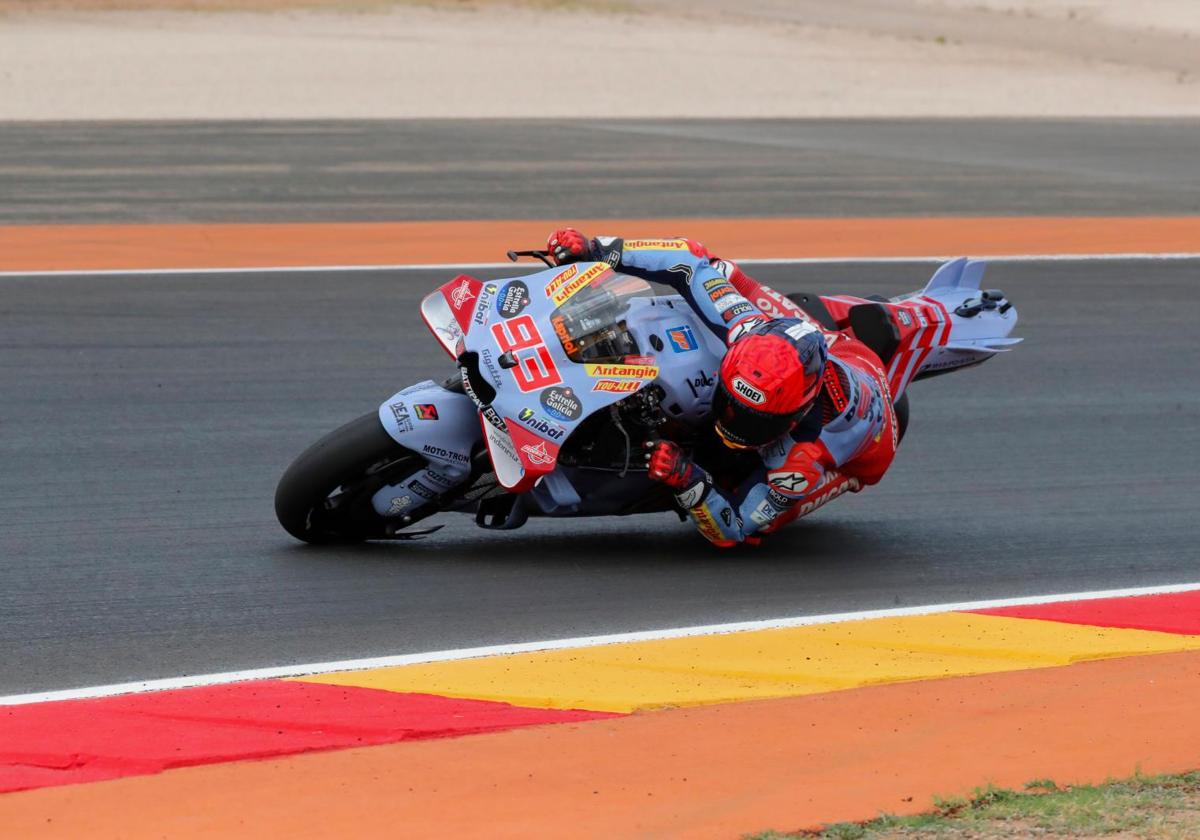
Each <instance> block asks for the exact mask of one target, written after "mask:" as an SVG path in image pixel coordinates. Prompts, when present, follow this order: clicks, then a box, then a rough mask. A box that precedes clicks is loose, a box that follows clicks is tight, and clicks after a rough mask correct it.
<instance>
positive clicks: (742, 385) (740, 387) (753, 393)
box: [733, 376, 767, 405]
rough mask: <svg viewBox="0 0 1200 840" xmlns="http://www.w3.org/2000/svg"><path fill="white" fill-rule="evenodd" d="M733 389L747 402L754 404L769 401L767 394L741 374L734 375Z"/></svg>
mask: <svg viewBox="0 0 1200 840" xmlns="http://www.w3.org/2000/svg"><path fill="white" fill-rule="evenodd" d="M733 390H734V393H737V394H740V395H741V396H742V397H744V398H745V399H746V401H747V402H750V403H753V404H754V405H762V404H763V403H765V402H766V401H767V395H766V394H764V393H763V392H762V391H760V390H758V389H757V388H755V387H754V386H753V385H751V384H750V383H749V382H747V381H746V380H745V379H742V377H740V376H735V377H733Z"/></svg>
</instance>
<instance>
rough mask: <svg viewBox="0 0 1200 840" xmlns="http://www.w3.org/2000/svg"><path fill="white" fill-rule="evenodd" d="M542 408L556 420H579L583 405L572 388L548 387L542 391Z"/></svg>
mask: <svg viewBox="0 0 1200 840" xmlns="http://www.w3.org/2000/svg"><path fill="white" fill-rule="evenodd" d="M541 403H542V408H544V409H546V413H547V414H548V415H550V416H551V417H553V418H554V419H555V420H568V421H570V420H578V419H579V415H580V414H581V413H582V412H583V405H582V404H581V403H580V402H579V400H578V399H577V398H576V396H575V392H574V391H572V390H571V389H570V388H547V389H546V390H544V391H542V396H541Z"/></svg>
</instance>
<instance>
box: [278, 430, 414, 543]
mask: <svg viewBox="0 0 1200 840" xmlns="http://www.w3.org/2000/svg"><path fill="white" fill-rule="evenodd" d="M424 466H425V460H424V459H423V458H422V457H421V456H419V455H417V454H416V453H414V452H412V451H411V450H409V449H406V448H405V447H403V446H401V445H400V444H398V443H396V441H395V440H393V439H392V437H391V435H389V434H388V433H387V432H386V431H385V430H384V428H383V426H382V425H381V424H380V422H379V417H378V415H377V414H376V413H374V412H372V413H370V414H364V415H363V416H362V417H359V418H358V419H357V420H351V421H350V422H349V423H347V424H346V425H344V426H342V427H341V428H340V429H335V430H334V431H332V432H330V433H329V434H327V435H325V437H323V438H321V439H320V440H318V441H317V442H316V443H314V444H313V445H312V446H310V447H309V448H308V449H306V450H305V451H304V452H303V453H302V454H301V455H300V457H298V458H297V459H296V460H295V461H293V462H292V465H291V466H290V467H288V468H287V470H286V471H285V472H284V474H283V477H282V478H280V479H279V485H278V486H277V487H276V488H275V515H276V516H277V517H278V518H279V524H280V525H282V526H283V528H284V530H285V531H287V532H288V533H289V534H291V535H292V536H293V537H295V538H296V539H298V540H303V541H304V542H307V543H317V544H326V543H347V542H361V541H363V540H369V539H386V538H387V537H389V536H391V534H390V532H389V530H388V529H389V525H390V523H389V521H388V520H387V519H386V518H384V517H382V516H380V515H379V514H378V513H376V512H375V508H374V507H373V506H372V505H371V498H372V497H373V496H374V495H375V493H376V492H377V491H378V490H379V489H380V488H381V487H384V486H386V485H389V484H397V483H399V482H400V481H402V480H403V479H405V478H407V477H408V476H410V475H412V474H413V473H416V472H417V471H418V470H421V469H423V468H424Z"/></svg>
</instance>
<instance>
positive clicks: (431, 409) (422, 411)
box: [413, 403, 438, 420]
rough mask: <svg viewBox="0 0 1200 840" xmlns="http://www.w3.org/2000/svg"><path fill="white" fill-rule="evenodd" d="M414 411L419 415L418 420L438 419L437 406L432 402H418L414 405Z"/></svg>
mask: <svg viewBox="0 0 1200 840" xmlns="http://www.w3.org/2000/svg"><path fill="white" fill-rule="evenodd" d="M413 413H415V414H416V415H417V419H418V420H436V419H438V413H437V406H436V405H433V404H432V403H417V404H416V405H414V406H413Z"/></svg>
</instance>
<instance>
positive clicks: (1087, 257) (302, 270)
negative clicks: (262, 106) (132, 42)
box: [0, 251, 1200, 278]
mask: <svg viewBox="0 0 1200 840" xmlns="http://www.w3.org/2000/svg"><path fill="white" fill-rule="evenodd" d="M957 256H961V255H946V256H936V255H930V256H925V257H778V258H770V259H763V258H755V259H745V260H735V262H737V263H738V264H739V265H844V264H847V263H930V262H945V261H946V260H952V259H955V258H956V257H957ZM973 259H979V260H987V261H988V262H1077V261H1081V262H1082V261H1087V262H1127V261H1131V260H1137V261H1141V260H1154V261H1165V260H1197V259H1200V251H1198V252H1179V253H1166V254H1154V253H1128V254H1007V255H1005V254H999V255H994V256H977V257H973ZM514 267H521V268H535V267H537V264H536V263H529V262H524V263H511V262H484V263H410V264H397V265H292V266H288V265H279V266H262V267H253V266H245V267H237V266H230V267H227V268H131V269H124V268H113V269H101V270H95V271H87V270H79V271H61V270H55V271H0V278H3V277H121V276H127V275H128V276H135V277H136V276H143V275H163V274H168V275H176V274H177V275H184V276H186V275H192V274H319V273H325V272H331V271H457V270H462V269H466V270H472V271H474V270H479V269H496V268H514Z"/></svg>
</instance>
